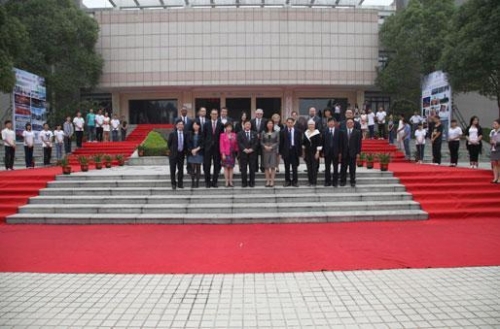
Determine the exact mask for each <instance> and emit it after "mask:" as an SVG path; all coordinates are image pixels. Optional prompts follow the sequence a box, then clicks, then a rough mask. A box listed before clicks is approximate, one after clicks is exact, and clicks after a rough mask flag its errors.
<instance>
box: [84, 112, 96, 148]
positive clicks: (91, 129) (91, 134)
mask: <svg viewBox="0 0 500 329" xmlns="http://www.w3.org/2000/svg"><path fill="white" fill-rule="evenodd" d="M85 121H86V122H87V140H88V141H89V142H95V114H94V109H90V110H89V113H87V116H86V118H85Z"/></svg>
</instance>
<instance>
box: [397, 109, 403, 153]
mask: <svg viewBox="0 0 500 329" xmlns="http://www.w3.org/2000/svg"><path fill="white" fill-rule="evenodd" d="M404 120H405V116H404V114H400V115H399V122H398V130H397V132H396V141H397V143H396V145H397V147H398V148H399V149H400V150H404V149H405V146H404V142H403V136H404V135H405V124H404Z"/></svg>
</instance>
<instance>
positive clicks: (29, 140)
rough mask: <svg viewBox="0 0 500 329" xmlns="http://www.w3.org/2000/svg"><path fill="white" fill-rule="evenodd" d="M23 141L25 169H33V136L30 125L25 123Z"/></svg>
mask: <svg viewBox="0 0 500 329" xmlns="http://www.w3.org/2000/svg"><path fill="white" fill-rule="evenodd" d="M23 139H24V162H25V163H26V168H33V167H34V162H33V149H34V146H35V134H34V133H33V130H32V129H31V123H27V124H26V126H25V128H24V131H23Z"/></svg>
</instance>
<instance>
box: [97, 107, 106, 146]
mask: <svg viewBox="0 0 500 329" xmlns="http://www.w3.org/2000/svg"><path fill="white" fill-rule="evenodd" d="M103 124H104V115H102V110H99V111H97V114H96V116H95V136H96V139H97V141H98V142H102V136H103V128H102V125H103Z"/></svg>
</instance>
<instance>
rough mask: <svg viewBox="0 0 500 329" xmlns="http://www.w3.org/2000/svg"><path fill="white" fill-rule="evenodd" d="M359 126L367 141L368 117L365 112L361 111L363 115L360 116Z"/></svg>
mask: <svg viewBox="0 0 500 329" xmlns="http://www.w3.org/2000/svg"><path fill="white" fill-rule="evenodd" d="M359 124H360V126H361V134H362V135H363V139H366V136H367V134H368V115H366V113H365V111H364V110H362V111H361V115H360V116H359Z"/></svg>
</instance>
